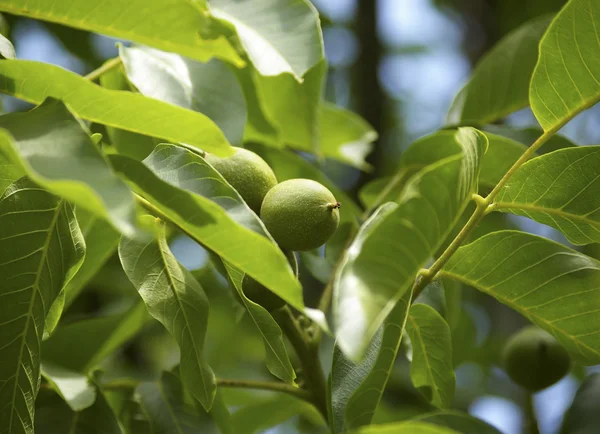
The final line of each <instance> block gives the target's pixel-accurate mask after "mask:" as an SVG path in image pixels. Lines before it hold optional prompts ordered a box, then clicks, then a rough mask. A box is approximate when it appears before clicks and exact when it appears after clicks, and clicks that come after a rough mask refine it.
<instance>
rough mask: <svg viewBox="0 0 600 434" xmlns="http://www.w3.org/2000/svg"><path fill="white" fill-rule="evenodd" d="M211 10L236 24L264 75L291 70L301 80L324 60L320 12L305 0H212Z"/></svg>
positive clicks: (248, 53) (251, 56) (246, 46)
mask: <svg viewBox="0 0 600 434" xmlns="http://www.w3.org/2000/svg"><path fill="white" fill-rule="evenodd" d="M210 11H211V12H212V14H213V15H214V16H215V17H217V18H221V19H223V20H225V21H227V22H229V23H231V24H232V25H233V26H234V27H235V30H236V32H237V35H238V37H239V39H240V42H241V44H242V46H243V47H244V50H245V51H246V53H247V55H248V57H249V58H250V60H251V61H252V63H253V64H254V66H255V68H256V69H257V70H258V71H259V72H260V74H261V75H264V76H272V75H280V74H283V73H289V74H292V75H293V76H294V77H295V78H296V79H297V80H299V81H300V79H301V77H303V76H304V74H305V73H306V71H308V70H309V69H310V68H311V67H312V66H313V65H315V64H316V63H318V62H319V61H321V60H322V59H323V56H324V52H323V36H322V34H321V26H320V23H319V14H318V12H317V10H316V9H315V7H314V6H313V5H312V4H310V2H308V1H306V0H246V1H243V2H240V1H238V0H211V1H210ZM169 51H173V50H169Z"/></svg>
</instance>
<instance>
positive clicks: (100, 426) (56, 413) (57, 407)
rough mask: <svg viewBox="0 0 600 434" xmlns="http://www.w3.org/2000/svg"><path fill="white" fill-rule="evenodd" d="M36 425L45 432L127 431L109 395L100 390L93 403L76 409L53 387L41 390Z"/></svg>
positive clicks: (92, 433)
mask: <svg viewBox="0 0 600 434" xmlns="http://www.w3.org/2000/svg"><path fill="white" fill-rule="evenodd" d="M35 405H36V413H35V429H36V432H38V433H43V434H65V433H76V434H80V433H85V434H123V431H122V430H121V428H120V426H119V422H118V420H117V417H116V416H115V414H114V413H113V411H112V410H111V408H110V406H109V405H108V402H107V401H106V397H105V396H104V394H103V393H102V392H101V391H100V390H98V392H97V393H96V400H95V401H94V404H93V405H92V406H90V407H87V408H85V409H83V410H82V411H78V412H75V411H73V410H72V409H71V408H69V406H68V405H67V404H66V403H65V402H64V401H63V399H62V398H61V397H60V396H59V395H57V394H55V393H50V392H49V391H44V393H42V392H40V396H39V397H38V399H37V401H36V403H35Z"/></svg>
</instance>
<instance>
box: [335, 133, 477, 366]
mask: <svg viewBox="0 0 600 434" xmlns="http://www.w3.org/2000/svg"><path fill="white" fill-rule="evenodd" d="M456 140H457V142H458V143H459V144H460V145H461V147H462V149H463V152H462V153H460V154H457V155H453V156H450V157H448V158H446V159H443V160H441V161H439V162H438V163H436V164H432V165H429V166H427V167H426V168H425V169H423V170H422V171H421V172H419V174H418V175H416V176H414V177H413V178H411V180H410V181H409V183H408V185H407V186H406V189H405V191H404V193H403V194H402V196H401V197H400V199H399V200H398V205H397V206H387V207H386V215H385V216H383V218H380V219H378V221H377V222H376V223H375V224H373V225H372V227H369V228H368V230H363V231H362V233H361V232H359V234H358V235H357V237H356V239H355V240H354V242H353V243H352V245H351V246H350V248H349V249H348V251H347V253H346V256H345V259H344V261H343V262H342V265H341V267H340V269H339V272H338V274H337V276H336V279H335V281H334V315H335V316H334V318H335V324H336V337H337V339H338V344H339V346H340V348H341V349H342V351H344V353H345V354H346V356H348V357H349V358H350V359H352V360H358V359H360V357H361V355H362V353H363V351H364V349H365V346H366V344H367V343H368V342H369V341H370V340H371V338H372V337H373V335H374V334H375V332H376V331H377V329H378V328H379V326H380V325H381V324H382V323H383V320H384V319H385V317H386V316H387V315H388V314H389V312H390V311H391V310H392V308H393V307H394V305H395V304H396V302H397V301H398V300H399V299H400V298H401V297H402V296H403V295H404V294H405V293H406V291H407V290H408V289H409V287H410V286H411V285H412V283H413V281H414V279H415V278H416V276H417V272H418V271H419V270H420V269H421V268H423V267H424V266H425V264H426V263H427V261H428V260H429V259H430V257H431V256H432V255H433V254H434V253H435V251H436V250H437V248H438V246H439V245H440V244H441V243H442V242H443V241H444V239H445V238H446V236H447V235H448V233H449V232H450V231H451V230H452V228H453V227H454V225H455V223H456V222H457V220H458V219H459V217H460V216H461V214H462V212H463V210H464V209H465V207H466V206H467V204H468V203H469V201H470V200H471V196H472V195H473V193H475V192H476V191H477V178H478V175H479V165H480V162H481V158H482V156H483V154H484V153H485V150H486V148H487V139H486V137H485V136H484V135H483V134H482V133H480V132H478V131H477V130H474V129H472V128H464V129H462V128H461V129H459V130H458V132H457V133H456ZM369 222H372V219H370V220H369ZM365 225H366V226H367V227H368V226H369V225H370V223H368V224H367V223H365ZM398 240H401V242H400V241H398Z"/></svg>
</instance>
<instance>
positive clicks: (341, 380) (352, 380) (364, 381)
mask: <svg viewBox="0 0 600 434" xmlns="http://www.w3.org/2000/svg"><path fill="white" fill-rule="evenodd" d="M410 297H411V294H410V293H407V294H406V295H405V296H404V297H403V298H402V299H401V300H400V301H399V302H398V304H397V305H396V307H395V308H394V310H392V312H391V313H390V315H389V316H388V317H387V318H386V320H385V323H384V324H383V325H382V326H381V328H380V329H379V331H378V332H377V333H376V334H375V336H374V338H373V340H372V341H371V342H370V344H369V347H368V348H367V351H366V353H365V357H364V359H363V360H362V361H360V362H359V363H354V362H352V361H351V360H350V359H348V358H347V357H346V356H344V354H343V353H342V352H341V351H340V349H339V347H337V346H336V347H335V348H334V352H333V361H332V366H331V374H330V380H329V381H330V394H331V397H330V402H331V409H330V414H331V428H332V430H333V432H334V433H343V432H346V430H348V429H351V428H356V427H359V426H362V425H368V424H369V423H371V419H372V418H373V415H374V414H375V410H376V409H377V406H378V404H379V401H380V400H381V396H382V395H383V391H384V390H385V386H386V384H387V381H388V378H389V376H390V373H391V372H392V368H393V366H394V363H395V361H396V355H397V353H398V348H399V347H400V340H401V339H402V333H403V331H404V327H405V325H406V318H407V312H408V307H409V306H410V302H411V298H410Z"/></svg>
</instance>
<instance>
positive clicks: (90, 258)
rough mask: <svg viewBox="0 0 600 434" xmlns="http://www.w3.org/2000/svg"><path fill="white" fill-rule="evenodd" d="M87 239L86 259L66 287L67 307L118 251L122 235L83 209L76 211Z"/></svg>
mask: <svg viewBox="0 0 600 434" xmlns="http://www.w3.org/2000/svg"><path fill="white" fill-rule="evenodd" d="M75 215H76V216H77V222H78V223H79V227H80V228H81V232H82V233H83V236H84V238H85V259H84V260H83V264H82V265H81V268H79V271H77V274H76V275H75V277H73V279H71V281H70V282H69V283H68V284H67V286H66V287H65V291H64V292H65V297H66V298H65V306H66V307H69V306H70V305H71V303H72V302H73V301H74V300H75V299H76V298H77V296H78V295H79V294H80V292H81V291H82V290H83V288H84V286H85V285H86V284H87V283H88V282H89V281H90V280H91V279H92V278H93V277H94V276H95V275H96V273H97V272H98V271H99V270H100V269H101V268H102V266H103V265H104V264H105V263H106V261H107V260H108V258H110V256H111V255H112V254H113V253H114V252H115V251H116V250H117V246H118V245H119V238H120V235H119V233H118V232H117V231H115V230H114V229H113V228H112V227H111V226H110V225H109V224H108V223H107V222H106V221H105V220H103V219H101V218H99V217H98V216H97V215H95V214H92V213H90V212H89V211H86V210H84V209H82V208H78V209H77V210H76V211H75Z"/></svg>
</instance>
